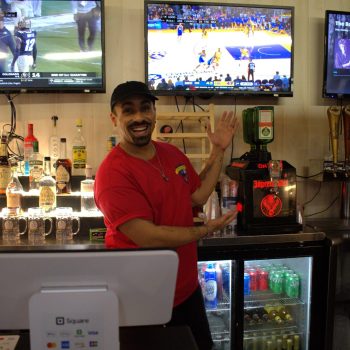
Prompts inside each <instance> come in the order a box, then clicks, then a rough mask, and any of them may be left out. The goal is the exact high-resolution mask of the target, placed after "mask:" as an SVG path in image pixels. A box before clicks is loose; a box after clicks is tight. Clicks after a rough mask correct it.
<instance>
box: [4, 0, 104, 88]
mask: <svg viewBox="0 0 350 350" xmlns="http://www.w3.org/2000/svg"><path fill="white" fill-rule="evenodd" d="M13 90H16V91H17V90H18V91H42V92H50V91H67V92H69V91H72V92H74V91H77V92H104V91H105V83H104V46H103V3H102V1H92V0H86V1H77V0H22V1H1V12H0V92H7V91H13Z"/></svg>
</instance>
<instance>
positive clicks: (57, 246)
mask: <svg viewBox="0 0 350 350" xmlns="http://www.w3.org/2000/svg"><path fill="white" fill-rule="evenodd" d="M349 235H350V231H349ZM325 238H326V234H325V233H323V232H301V233H293V234H277V235H258V236H257V235H255V236H236V235H226V236H223V237H209V238H205V239H202V240H201V241H199V242H198V250H199V252H200V251H201V250H206V249H207V248H208V249H211V248H220V247H225V248H228V247H232V248H233V249H237V248H239V246H249V245H261V244H264V245H270V244H271V245H275V244H282V243H283V244H286V243H290V244H291V245H293V244H300V243H302V242H305V243H306V242H314V241H322V240H324V239H325ZM105 249H107V248H105V246H104V243H103V242H102V241H101V242H92V241H90V240H89V239H88V235H87V234H84V233H82V234H81V233H80V234H78V235H77V236H76V237H74V239H73V240H72V241H69V242H64V243H59V242H57V241H56V240H55V238H51V237H50V238H49V237H48V238H46V240H45V243H42V244H29V243H28V241H27V239H26V237H23V238H21V240H20V242H19V243H11V242H4V241H3V240H2V239H1V240H0V252H1V251H56V250H57V251H62V250H73V251H74V250H76V251H79V250H105Z"/></svg>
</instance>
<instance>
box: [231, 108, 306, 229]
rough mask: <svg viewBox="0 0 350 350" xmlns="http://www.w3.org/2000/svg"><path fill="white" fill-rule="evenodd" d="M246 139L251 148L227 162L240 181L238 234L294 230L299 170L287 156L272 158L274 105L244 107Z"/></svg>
mask: <svg viewBox="0 0 350 350" xmlns="http://www.w3.org/2000/svg"><path fill="white" fill-rule="evenodd" d="M242 118H243V135H244V142H246V143H248V144H249V145H250V150H249V151H248V152H246V153H244V154H243V155H242V156H241V157H240V158H238V159H232V160H231V164H230V165H228V166H227V168H226V173H227V175H228V176H229V177H230V178H231V179H234V180H236V181H238V199H237V204H238V206H237V207H238V208H239V213H238V217H237V233H238V234H239V235H254V234H278V233H292V232H299V231H300V230H301V227H302V226H301V224H299V223H298V222H297V205H296V170H295V168H294V167H292V166H291V165H290V164H289V163H288V162H286V161H285V160H273V159H272V158H271V153H270V152H269V151H268V150H267V145H268V144H269V143H270V142H272V141H273V140H274V108H273V107H272V106H257V107H254V108H248V109H246V110H244V111H243V115H242Z"/></svg>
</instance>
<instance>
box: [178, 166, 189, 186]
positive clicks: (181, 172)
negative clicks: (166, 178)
mask: <svg viewBox="0 0 350 350" xmlns="http://www.w3.org/2000/svg"><path fill="white" fill-rule="evenodd" d="M175 173H176V174H177V175H181V176H182V177H183V179H184V180H185V181H186V182H188V175H187V170H186V165H185V164H181V165H179V166H178V167H177V168H176V169H175Z"/></svg>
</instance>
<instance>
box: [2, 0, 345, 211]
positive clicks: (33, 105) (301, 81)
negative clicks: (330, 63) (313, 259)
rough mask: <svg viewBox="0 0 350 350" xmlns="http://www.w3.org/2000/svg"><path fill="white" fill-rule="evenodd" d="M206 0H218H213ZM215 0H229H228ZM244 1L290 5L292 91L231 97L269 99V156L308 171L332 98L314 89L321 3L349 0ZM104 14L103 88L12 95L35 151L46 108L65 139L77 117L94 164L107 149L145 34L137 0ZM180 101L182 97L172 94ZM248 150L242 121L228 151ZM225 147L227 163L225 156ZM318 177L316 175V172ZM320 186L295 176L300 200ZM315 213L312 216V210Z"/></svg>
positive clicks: (219, 101)
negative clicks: (121, 90)
mask: <svg viewBox="0 0 350 350" xmlns="http://www.w3.org/2000/svg"><path fill="white" fill-rule="evenodd" d="M212 2H217V1H215V0H212ZM221 2H227V3H230V2H232V1H224V0H221ZM235 2H237V3H246V4H250V3H251V4H259V5H263V4H271V5H286V6H294V7H295V33H294V34H295V36H294V52H295V62H294V96H293V97H292V98H279V99H278V100H277V101H276V102H271V100H269V99H266V98H265V99H262V98H259V99H246V98H237V115H238V116H239V119H240V117H241V111H242V110H243V109H245V108H246V107H247V105H252V106H254V105H260V104H274V106H275V141H274V142H273V144H271V145H270V146H269V150H270V151H271V153H272V157H273V158H274V159H285V160H288V162H289V163H291V164H292V165H294V166H295V167H296V169H297V174H298V175H304V176H305V175H310V174H314V173H317V172H319V171H321V164H322V163H321V162H322V160H323V159H324V157H325V156H327V155H329V154H330V149H329V142H328V119H327V115H326V109H327V107H328V106H329V105H330V104H333V103H335V101H332V100H325V99H323V98H322V97H321V89H322V73H323V34H324V33H323V25H324V14H325V10H327V9H337V10H344V11H350V1H349V0H323V1H322V0H295V1H292V0H289V1H288V0H278V1H276V0H264V1H256V0H255V1H250V0H245V1H235ZM105 17H106V28H105V38H106V71H107V93H106V94H94V95H83V94H26V95H25V94H22V95H19V96H17V97H15V99H14V102H15V105H16V108H17V123H18V127H17V133H19V134H22V135H24V134H25V132H26V131H25V130H24V127H25V126H26V124H27V123H28V122H33V123H34V133H35V135H36V136H37V138H38V139H39V141H40V151H41V153H43V154H47V149H48V137H49V135H50V130H51V120H50V118H51V116H52V115H54V114H56V115H58V116H59V126H58V131H59V134H60V135H61V136H62V137H63V136H65V137H67V142H68V147H69V146H70V142H71V140H72V137H73V134H74V122H75V119H76V118H78V117H79V118H82V119H83V123H84V134H85V137H86V139H87V140H88V158H89V160H88V161H89V163H90V164H92V166H93V168H94V171H95V170H96V168H97V167H98V165H99V163H100V162H101V160H102V159H103V157H104V156H105V154H106V140H107V138H108V136H109V135H111V134H112V133H113V130H112V126H111V123H110V120H109V96H110V94H111V91H112V90H113V88H114V87H115V85H117V84H118V83H121V82H123V81H125V80H143V79H144V34H143V1H142V0H105ZM179 101H180V103H183V101H182V100H181V98H179ZM174 103H175V101H174V99H173V98H171V97H161V98H160V100H159V102H158V104H157V108H158V109H159V110H175V104H174ZM196 103H198V104H201V105H203V106H205V105H206V104H207V103H214V104H215V105H216V111H217V115H219V114H220V113H221V111H223V110H225V109H231V108H233V103H234V99H233V98H229V97H223V98H216V99H212V100H200V99H198V100H196ZM9 121H10V108H9V104H8V102H7V99H6V97H5V96H3V95H0V123H8V122H9ZM247 150H248V145H246V144H244V143H243V141H242V129H240V130H238V133H237V136H236V137H235V141H234V153H233V155H234V156H235V157H238V156H240V155H241V154H243V153H244V152H245V151H247ZM229 153H230V152H229V151H227V155H226V158H227V159H226V163H228V161H229ZM317 179H320V177H318V178H317ZM339 187H340V185H339V184H338V183H322V188H321V193H320V195H318V196H317V197H316V199H315V200H314V201H313V202H312V203H311V204H310V205H308V206H307V207H306V210H305V212H306V214H308V213H309V214H310V213H313V212H316V211H319V210H322V209H324V208H326V207H327V206H328V204H329V203H330V202H331V199H333V198H334V197H335V196H336V194H337V193H338V189H339ZM318 188H319V182H316V181H310V180H308V181H305V180H300V183H299V184H298V198H299V201H300V202H301V203H303V202H305V201H307V200H309V199H310V198H311V197H312V196H313V195H314V193H316V191H317V190H318ZM339 212H340V210H339V201H338V203H336V205H335V206H333V207H332V209H331V210H329V211H327V212H325V213H324V214H320V215H318V216H326V217H330V216H333V217H336V216H338V215H339ZM316 217H317V216H316Z"/></svg>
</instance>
